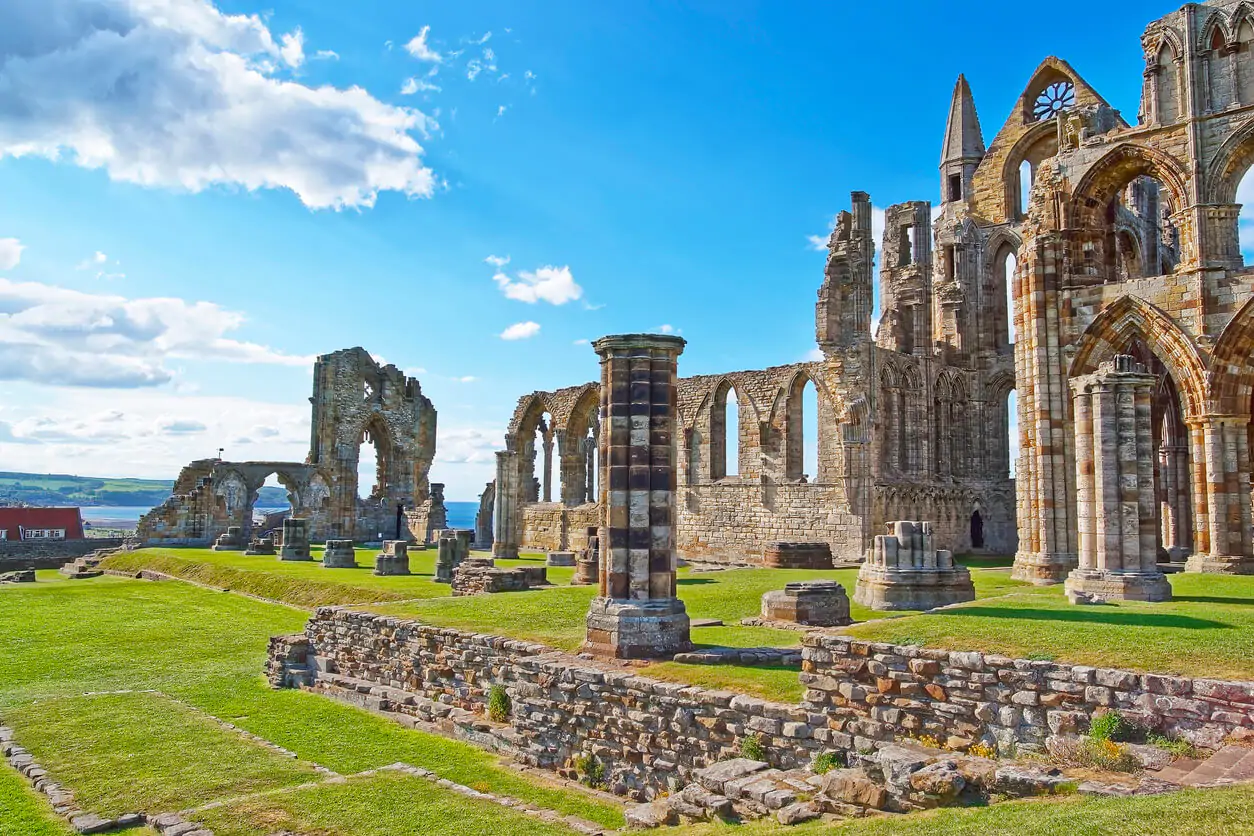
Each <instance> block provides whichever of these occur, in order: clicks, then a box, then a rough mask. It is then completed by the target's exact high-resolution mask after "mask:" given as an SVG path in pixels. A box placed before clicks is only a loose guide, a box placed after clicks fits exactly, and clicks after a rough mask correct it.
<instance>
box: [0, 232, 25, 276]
mask: <svg viewBox="0 0 1254 836" xmlns="http://www.w3.org/2000/svg"><path fill="white" fill-rule="evenodd" d="M24 249H26V247H24V246H23V245H22V242H21V241H19V240H18V239H16V238H0V270H12V269H13V268H14V267H16V266H17V265H18V264H19V263H21V261H22V250H24Z"/></svg>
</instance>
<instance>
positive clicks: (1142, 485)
mask: <svg viewBox="0 0 1254 836" xmlns="http://www.w3.org/2000/svg"><path fill="white" fill-rule="evenodd" d="M1157 383H1158V380H1157V378H1156V377H1155V376H1154V375H1152V374H1149V373H1147V372H1146V370H1145V367H1144V366H1142V365H1141V364H1139V363H1137V362H1136V361H1135V360H1134V359H1133V358H1132V357H1130V356H1128V355H1126V354H1121V355H1119V356H1117V357H1115V359H1114V360H1112V361H1110V362H1108V363H1102V364H1101V365H1100V366H1098V368H1097V371H1096V372H1094V373H1093V374H1090V375H1085V376H1083V377H1077V378H1075V379H1073V380H1072V381H1071V390H1072V392H1073V396H1074V398H1073V399H1074V404H1073V405H1074V410H1075V466H1076V533H1077V535H1078V537H1079V544H1080V565H1079V566H1078V567H1077V568H1075V569H1073V570H1072V571H1071V574H1070V575H1068V576H1067V582H1066V592H1067V598H1069V599H1070V600H1071V603H1073V604H1094V603H1101V602H1103V601H1168V600H1170V599H1171V585H1170V584H1169V583H1167V576H1166V575H1164V574H1163V573H1162V572H1160V571H1159V570H1158V536H1159V531H1158V526H1157V514H1156V513H1155V512H1156V510H1157V508H1156V506H1157V502H1158V498H1157V496H1156V495H1155V491H1154V458H1153V455H1154V436H1153V432H1154V430H1153V421H1152V418H1151V401H1152V398H1153V393H1154V387H1155V386H1156V385H1157Z"/></svg>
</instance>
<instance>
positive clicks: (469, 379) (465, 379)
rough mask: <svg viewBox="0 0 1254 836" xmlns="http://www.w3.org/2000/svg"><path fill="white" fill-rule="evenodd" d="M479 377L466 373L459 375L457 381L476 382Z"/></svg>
mask: <svg viewBox="0 0 1254 836" xmlns="http://www.w3.org/2000/svg"><path fill="white" fill-rule="evenodd" d="M478 379H479V378H477V377H475V376H474V375H469V374H468V375H466V376H465V377H459V378H457V382H458V383H474V382H475V381H476V380H478Z"/></svg>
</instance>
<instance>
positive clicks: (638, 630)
mask: <svg viewBox="0 0 1254 836" xmlns="http://www.w3.org/2000/svg"><path fill="white" fill-rule="evenodd" d="M581 650H582V651H583V652H585V653H592V654H594V655H596V656H605V657H608V658H613V659H662V658H667V657H670V656H674V655H675V654H676V653H686V652H688V651H690V650H692V640H691V639H690V638H689V624H688V611H687V609H686V608H685V607H684V602H683V601H681V600H679V599H678V598H667V599H662V600H657V601H621V600H617V599H614V598H593V599H592V604H591V605H590V606H589V607H588V635H587V639H586V640H585V641H584V644H583V647H582V648H581Z"/></svg>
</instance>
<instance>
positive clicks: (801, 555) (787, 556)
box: [762, 543, 832, 569]
mask: <svg viewBox="0 0 1254 836" xmlns="http://www.w3.org/2000/svg"><path fill="white" fill-rule="evenodd" d="M762 565H763V566H764V567H765V568H767V569H831V568H832V547H831V546H829V545H828V544H827V543H771V544H770V545H768V546H767V547H766V550H765V551H764V552H763V555H762Z"/></svg>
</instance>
